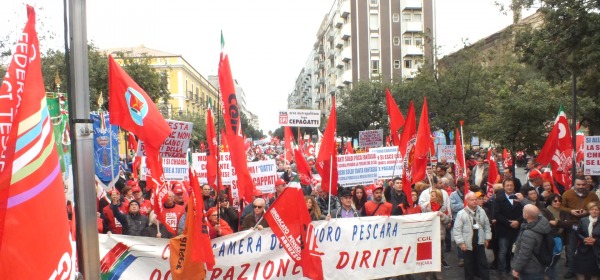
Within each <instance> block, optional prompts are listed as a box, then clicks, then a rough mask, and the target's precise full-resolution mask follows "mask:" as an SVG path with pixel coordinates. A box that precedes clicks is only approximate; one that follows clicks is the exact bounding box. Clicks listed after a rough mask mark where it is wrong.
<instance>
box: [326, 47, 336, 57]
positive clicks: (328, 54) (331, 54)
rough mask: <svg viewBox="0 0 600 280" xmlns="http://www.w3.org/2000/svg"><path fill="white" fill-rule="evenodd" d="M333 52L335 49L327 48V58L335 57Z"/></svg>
mask: <svg viewBox="0 0 600 280" xmlns="http://www.w3.org/2000/svg"><path fill="white" fill-rule="evenodd" d="M335 53H336V50H335V49H331V50H329V52H328V53H327V59H332V58H334V57H335Z"/></svg>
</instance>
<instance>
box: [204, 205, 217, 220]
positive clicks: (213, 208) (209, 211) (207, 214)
mask: <svg viewBox="0 0 600 280" xmlns="http://www.w3.org/2000/svg"><path fill="white" fill-rule="evenodd" d="M216 212H217V208H215V207H211V208H209V209H208V211H206V217H207V218H208V217H210V215H212V214H213V213H216Z"/></svg>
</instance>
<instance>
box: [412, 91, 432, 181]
mask: <svg viewBox="0 0 600 280" xmlns="http://www.w3.org/2000/svg"><path fill="white" fill-rule="evenodd" d="M432 146H433V140H432V139H431V129H430V128H429V110H428V109H427V97H423V108H422V109H421V118H420V119H419V132H418V133H417V143H416V147H415V158H414V162H413V165H412V184H415V183H417V182H419V181H421V180H423V179H425V176H426V173H427V161H428V160H429V154H430V153H434V151H431V147H432Z"/></svg>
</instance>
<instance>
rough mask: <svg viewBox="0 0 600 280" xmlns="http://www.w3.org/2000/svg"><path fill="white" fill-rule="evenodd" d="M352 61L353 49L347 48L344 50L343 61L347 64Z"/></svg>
mask: <svg viewBox="0 0 600 280" xmlns="http://www.w3.org/2000/svg"><path fill="white" fill-rule="evenodd" d="M351 59H352V48H351V47H345V48H344V49H343V50H342V61H344V62H347V61H350V60H351Z"/></svg>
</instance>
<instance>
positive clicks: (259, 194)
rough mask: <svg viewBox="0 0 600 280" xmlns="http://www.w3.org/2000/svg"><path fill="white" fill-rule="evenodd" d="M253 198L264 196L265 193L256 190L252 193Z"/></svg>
mask: <svg viewBox="0 0 600 280" xmlns="http://www.w3.org/2000/svg"><path fill="white" fill-rule="evenodd" d="M252 195H253V196H262V195H263V193H262V191H260V190H254V192H253V193H252Z"/></svg>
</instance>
